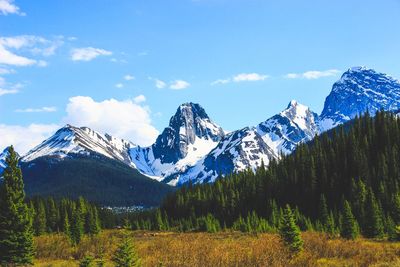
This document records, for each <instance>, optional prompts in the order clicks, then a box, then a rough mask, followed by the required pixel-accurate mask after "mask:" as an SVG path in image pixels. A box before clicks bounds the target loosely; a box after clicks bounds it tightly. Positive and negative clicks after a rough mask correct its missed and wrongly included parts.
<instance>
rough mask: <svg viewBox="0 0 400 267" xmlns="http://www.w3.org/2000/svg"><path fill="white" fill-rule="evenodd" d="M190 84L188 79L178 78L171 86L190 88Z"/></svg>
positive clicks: (178, 88)
mask: <svg viewBox="0 0 400 267" xmlns="http://www.w3.org/2000/svg"><path fill="white" fill-rule="evenodd" d="M189 86H190V83H188V82H187V81H184V80H176V81H174V82H172V83H171V85H170V86H169V88H170V89H172V90H182V89H186V88H188V87H189Z"/></svg>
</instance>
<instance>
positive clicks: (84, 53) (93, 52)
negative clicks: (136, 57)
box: [71, 47, 112, 61]
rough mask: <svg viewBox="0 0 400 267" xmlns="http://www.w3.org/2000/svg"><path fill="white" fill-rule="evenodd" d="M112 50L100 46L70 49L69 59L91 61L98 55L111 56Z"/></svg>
mask: <svg viewBox="0 0 400 267" xmlns="http://www.w3.org/2000/svg"><path fill="white" fill-rule="evenodd" d="M111 55H112V52H111V51H107V50H104V49H100V48H94V47H83V48H75V49H72V50H71V59H72V60H73V61H91V60H93V59H95V58H96V57H98V56H111Z"/></svg>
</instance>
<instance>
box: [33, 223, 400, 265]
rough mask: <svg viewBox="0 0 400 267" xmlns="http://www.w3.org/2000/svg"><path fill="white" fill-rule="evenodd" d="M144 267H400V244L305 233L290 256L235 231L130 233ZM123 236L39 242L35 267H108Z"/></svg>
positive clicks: (272, 242)
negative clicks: (91, 263)
mask: <svg viewBox="0 0 400 267" xmlns="http://www.w3.org/2000/svg"><path fill="white" fill-rule="evenodd" d="M130 235H132V237H133V238H134V242H135V246H136V249H137V252H138V253H139V255H140V257H141V259H142V263H143V265H144V266H201V267H206V266H400V243H389V242H383V241H370V240H365V239H357V240H355V241H347V240H343V239H339V238H335V239H329V238H328V237H327V236H326V235H323V234H320V233H313V232H306V233H303V234H302V235H303V239H304V242H305V243H304V251H303V252H302V253H301V254H300V255H298V256H296V257H291V256H290V254H289V253H288V251H287V250H286V249H285V248H284V247H283V246H282V244H281V242H280V239H279V236H278V235H275V234H259V235H257V236H254V235H250V234H242V233H236V232H221V233H217V234H208V233H164V232H161V233H155V232H142V231H136V232H130ZM121 238H122V232H121V231H118V230H112V231H103V232H102V233H101V234H100V235H98V236H96V237H94V238H85V239H84V240H83V241H82V242H81V243H80V244H79V246H77V247H71V246H70V245H69V243H68V241H67V240H66V239H65V237H64V236H62V235H47V236H41V237H37V238H36V239H35V243H36V246H37V255H36V258H37V259H36V261H35V266H78V264H79V259H81V258H82V257H84V256H85V255H92V256H94V257H103V258H104V260H105V261H106V266H113V264H112V262H111V261H110V259H111V258H112V255H113V252H114V251H115V249H116V247H117V245H118V243H119V241H120V240H121Z"/></svg>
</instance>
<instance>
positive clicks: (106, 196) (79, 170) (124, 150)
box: [21, 125, 173, 206]
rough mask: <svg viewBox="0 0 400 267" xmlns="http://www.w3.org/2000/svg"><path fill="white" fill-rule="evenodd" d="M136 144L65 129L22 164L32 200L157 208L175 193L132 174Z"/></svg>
mask: <svg viewBox="0 0 400 267" xmlns="http://www.w3.org/2000/svg"><path fill="white" fill-rule="evenodd" d="M133 146H134V145H133V144H132V143H130V142H127V141H125V140H122V139H118V138H114V137H112V136H110V135H107V134H106V135H102V134H99V133H97V132H95V131H93V130H91V129H89V128H87V127H81V128H78V127H74V126H71V125H67V126H65V127H63V128H61V129H60V130H58V131H57V132H56V133H55V134H54V135H53V136H51V137H50V138H48V139H47V140H45V141H43V142H42V143H41V144H40V145H38V146H37V147H35V148H34V149H32V150H31V151H29V152H28V153H27V154H26V155H25V156H24V157H23V158H22V159H21V168H22V171H23V175H24V181H25V189H26V192H27V195H28V196H35V195H41V196H55V197H71V198H76V197H78V196H84V197H85V198H87V199H89V200H91V201H95V202H97V203H99V204H104V205H116V206H126V205H144V206H154V205H158V204H159V202H160V201H161V199H162V198H163V197H164V196H165V195H166V194H168V193H170V192H171V191H173V188H172V187H170V186H168V185H165V184H162V183H158V182H156V181H154V180H152V179H150V178H148V177H146V176H144V175H142V174H141V173H139V172H138V171H137V170H135V169H134V165H133V163H132V162H131V160H130V156H129V153H128V152H129V149H130V148H132V147H133Z"/></svg>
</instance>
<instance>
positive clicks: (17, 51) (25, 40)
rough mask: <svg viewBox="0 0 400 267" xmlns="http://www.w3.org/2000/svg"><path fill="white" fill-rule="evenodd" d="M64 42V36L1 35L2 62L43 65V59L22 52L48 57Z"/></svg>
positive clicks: (0, 56) (0, 55)
mask: <svg viewBox="0 0 400 267" xmlns="http://www.w3.org/2000/svg"><path fill="white" fill-rule="evenodd" d="M0 1H1V0H0ZM63 43H64V42H63V38H62V37H56V38H54V40H48V39H45V38H43V37H40V36H34V35H20V36H13V37H0V64H4V65H14V66H29V65H35V64H36V65H38V66H41V67H43V66H44V63H43V62H44V61H43V60H38V59H34V58H29V57H27V56H23V55H21V53H24V52H25V53H30V54H31V55H32V56H36V57H37V56H44V57H48V56H51V55H54V54H55V51H56V50H57V48H58V47H60V46H61V45H63Z"/></svg>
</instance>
